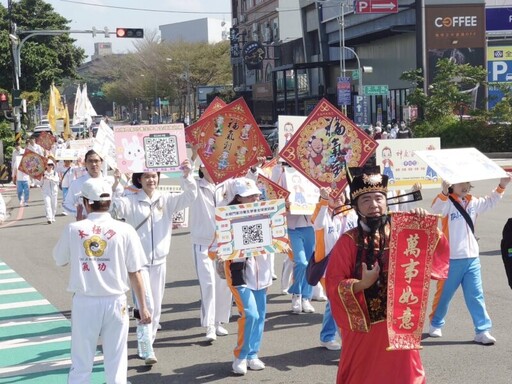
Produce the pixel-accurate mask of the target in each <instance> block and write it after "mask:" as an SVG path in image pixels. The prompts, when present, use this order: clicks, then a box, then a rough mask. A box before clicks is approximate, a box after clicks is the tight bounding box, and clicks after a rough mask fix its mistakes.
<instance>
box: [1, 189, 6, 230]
mask: <svg viewBox="0 0 512 384" xmlns="http://www.w3.org/2000/svg"><path fill="white" fill-rule="evenodd" d="M5 219H7V209H6V207H5V200H4V197H3V196H2V194H1V193H0V223H3V222H4V221H5Z"/></svg>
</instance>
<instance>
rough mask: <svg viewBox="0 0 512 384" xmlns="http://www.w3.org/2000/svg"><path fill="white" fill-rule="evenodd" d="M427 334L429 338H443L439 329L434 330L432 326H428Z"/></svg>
mask: <svg viewBox="0 0 512 384" xmlns="http://www.w3.org/2000/svg"><path fill="white" fill-rule="evenodd" d="M428 334H429V335H430V337H443V332H442V331H441V328H436V327H434V326H433V325H431V326H430V328H429V329H428Z"/></svg>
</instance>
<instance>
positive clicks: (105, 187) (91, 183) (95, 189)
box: [82, 177, 112, 201]
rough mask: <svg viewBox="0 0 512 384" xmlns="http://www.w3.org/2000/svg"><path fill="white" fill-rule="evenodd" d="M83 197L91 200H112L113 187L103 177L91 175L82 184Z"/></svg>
mask: <svg viewBox="0 0 512 384" xmlns="http://www.w3.org/2000/svg"><path fill="white" fill-rule="evenodd" d="M82 197H85V198H86V199H88V200H90V201H110V200H112V187H111V186H110V185H109V184H108V183H107V182H106V181H105V180H103V179H102V178H94V177H91V178H90V179H89V180H87V181H86V182H85V183H84V185H83V186H82Z"/></svg>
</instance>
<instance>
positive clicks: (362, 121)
mask: <svg viewBox="0 0 512 384" xmlns="http://www.w3.org/2000/svg"><path fill="white" fill-rule="evenodd" d="M354 123H356V124H357V125H359V126H361V125H368V124H369V123H370V118H369V114H368V97H366V96H354Z"/></svg>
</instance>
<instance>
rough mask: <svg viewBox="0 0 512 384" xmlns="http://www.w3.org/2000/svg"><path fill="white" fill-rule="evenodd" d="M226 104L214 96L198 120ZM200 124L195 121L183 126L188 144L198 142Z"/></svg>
mask: <svg viewBox="0 0 512 384" xmlns="http://www.w3.org/2000/svg"><path fill="white" fill-rule="evenodd" d="M226 105H227V104H226V103H225V102H224V100H222V99H221V98H220V97H218V96H216V97H215V99H213V100H212V102H211V103H210V105H208V107H207V108H206V109H205V110H204V112H203V114H202V115H201V117H200V118H199V120H198V122H199V121H201V120H202V119H204V118H205V117H207V116H208V115H211V114H212V113H214V112H217V111H218V110H219V109H221V108H223V107H225V106H226ZM199 127H200V125H199V124H197V122H196V123H194V124H191V125H189V126H188V127H187V128H185V139H186V140H187V143H189V144H190V145H196V144H197V142H198V138H199V136H200V135H201V131H200V130H199Z"/></svg>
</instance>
